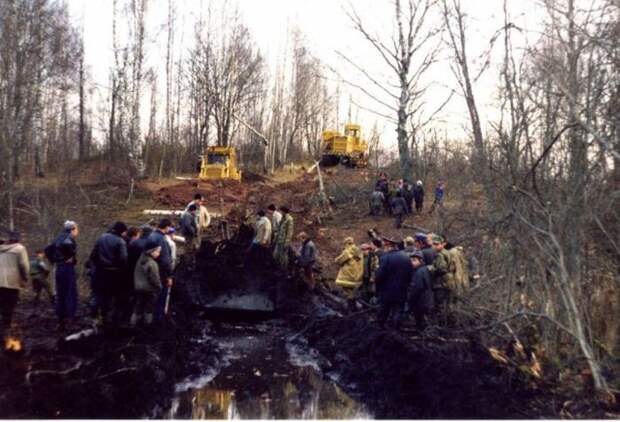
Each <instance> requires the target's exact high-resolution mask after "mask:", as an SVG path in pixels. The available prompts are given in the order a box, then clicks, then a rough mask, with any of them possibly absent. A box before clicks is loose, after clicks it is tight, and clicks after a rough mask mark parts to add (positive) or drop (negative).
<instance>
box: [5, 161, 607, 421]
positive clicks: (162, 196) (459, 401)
mask: <svg viewBox="0 0 620 422" xmlns="http://www.w3.org/2000/svg"><path fill="white" fill-rule="evenodd" d="M325 177H326V180H327V181H328V182H329V188H328V194H329V196H330V199H331V202H332V206H333V209H334V213H333V215H332V216H331V218H326V216H325V215H323V214H322V213H321V212H318V211H317V209H316V193H317V182H316V180H315V177H314V176H311V175H306V174H303V173H302V172H299V174H298V175H297V176H296V180H293V181H289V182H286V183H278V182H276V181H273V180H268V179H259V180H257V181H254V182H252V183H247V184H242V185H239V184H232V182H231V184H230V186H229V185H228V184H227V183H225V184H222V186H221V187H220V186H219V185H217V184H212V183H207V184H205V183H204V182H192V181H185V182H181V183H174V184H171V185H170V186H168V187H164V188H160V187H156V188H155V189H149V190H150V191H152V192H153V202H154V203H153V204H149V205H152V206H158V207H162V208H166V207H169V208H180V207H181V206H182V205H184V204H186V203H187V201H188V200H189V199H191V197H192V196H193V194H194V193H195V192H202V193H203V194H205V195H206V196H207V203H208V206H209V208H210V209H214V210H215V211H216V212H217V211H218V209H217V206H218V204H223V205H224V206H223V208H222V211H224V213H225V214H227V215H228V218H229V219H230V220H231V221H234V222H235V224H237V225H238V224H239V223H241V222H243V221H244V220H246V217H248V216H250V215H252V213H253V212H254V211H255V210H256V209H258V208H262V207H265V206H266V205H268V204H269V203H271V202H274V203H276V204H278V205H289V206H290V207H291V208H292V210H293V216H294V217H295V220H296V231H299V230H301V229H303V230H307V231H309V232H311V233H312V234H313V235H314V236H315V237H316V241H317V244H318V246H319V254H320V255H319V256H320V260H321V264H322V273H321V274H320V276H319V278H320V281H321V282H320V287H319V289H318V291H317V292H314V293H312V292H310V291H309V290H308V289H307V287H306V286H305V285H304V284H303V282H301V280H299V279H298V278H297V277H294V276H293V277H290V276H287V275H286V274H284V273H283V272H281V271H275V270H274V269H273V267H270V266H267V267H266V268H264V270H260V269H259V270H256V269H253V270H252V271H248V269H247V268H246V267H245V266H244V264H245V260H244V253H245V250H246V248H247V245H248V242H249V235H248V234H247V233H243V232H242V233H241V235H240V236H238V237H237V238H236V239H234V240H233V241H231V242H225V245H226V246H227V247H221V246H223V245H219V246H220V248H219V251H220V252H219V253H217V254H216V253H214V251H215V249H216V246H218V244H217V243H215V242H216V239H215V238H213V239H212V240H213V242H207V243H205V244H203V248H201V250H200V251H199V252H198V253H197V255H196V262H195V263H192V264H191V265H190V264H189V261H188V260H187V259H184V260H183V261H182V263H181V264H180V266H179V268H178V269H177V273H176V284H175V288H174V290H173V295H172V308H171V309H172V311H171V315H170V318H169V319H168V320H167V321H166V322H165V323H164V324H162V325H161V326H159V327H157V328H155V329H152V330H150V331H147V332H143V331H132V330H128V329H124V330H120V331H119V332H114V333H101V332H99V333H97V334H96V335H93V336H90V337H88V338H83V339H81V340H77V341H72V342H65V341H63V340H62V339H60V336H59V335H58V334H57V333H56V331H55V322H54V318H53V313H52V311H51V309H50V308H49V307H46V306H45V305H39V306H38V307H35V306H34V304H33V303H32V295H31V293H26V294H25V295H24V297H23V300H22V303H21V305H20V307H19V308H18V313H19V314H18V316H17V321H18V324H19V326H20V331H18V332H17V335H18V337H19V338H20V339H21V340H22V341H23V346H24V350H23V352H21V353H17V354H15V353H12V354H6V353H5V354H0V368H3V370H1V371H0V417H3V418H95V417H96V418H143V417H167V416H174V415H176V416H179V415H187V416H188V417H189V416H195V415H194V414H193V413H192V412H193V410H191V409H190V410H187V409H186V413H174V412H172V410H171V409H174V408H175V406H178V405H179V404H178V398H179V395H178V394H179V393H178V389H179V385H185V384H186V383H187V382H188V380H189V381H190V383H191V382H193V380H200V379H203V378H204V374H205V373H207V374H212V373H214V371H216V372H217V371H222V375H223V376H224V377H227V376H231V377H232V379H233V380H234V379H235V377H237V373H238V372H243V371H244V368H246V369H248V370H252V371H253V370H254V369H255V367H256V366H257V365H258V364H259V363H258V362H256V361H253V360H252V359H255V358H253V357H252V356H253V353H251V352H248V353H247V358H246V359H241V360H238V361H236V363H234V364H230V365H232V366H230V367H229V369H227V370H223V369H222V368H224V367H226V364H227V362H225V361H226V359H227V357H226V356H227V355H226V353H227V352H229V351H227V350H224V349H223V348H222V345H223V344H226V341H227V340H226V339H227V338H228V337H229V336H231V335H232V334H231V333H234V335H240V336H245V337H247V336H256V337H260V338H261V339H262V340H261V341H264V339H265V337H267V338H269V339H270V340H269V341H272V342H274V343H276V344H279V345H281V344H286V345H288V344H292V345H294V346H295V347H297V348H298V349H299V350H302V351H304V352H306V353H308V354H310V355H313V356H315V357H316V362H315V364H316V366H317V368H316V373H313V375H312V377H310V376H308V375H300V376H297V375H294V374H292V373H291V374H288V376H290V378H291V379H294V380H295V379H298V378H299V379H300V380H301V381H299V382H300V383H302V384H304V385H305V384H308V383H310V384H316V381H312V382H310V381H308V379H313V377H314V378H316V377H317V376H318V377H320V378H329V379H331V380H334V381H333V382H334V383H335V384H337V385H338V387H339V388H341V389H342V391H343V392H344V393H345V394H346V395H347V397H350V398H353V399H354V400H355V401H356V402H357V403H361V404H363V406H364V409H365V411H367V412H368V413H367V416H369V417H375V418H421V417H424V418H430V417H438V418H524V417H531V418H534V417H558V416H564V415H567V414H568V415H573V416H576V415H587V416H590V417H593V416H599V417H613V416H610V415H611V414H608V413H604V412H602V411H595V412H593V411H592V409H591V408H589V407H588V408H586V407H584V408H575V404H576V403H579V402H580V401H585V399H584V398H583V397H581V398H576V399H575V397H570V399H571V400H570V401H569V397H567V396H565V395H562V394H560V393H558V392H557V391H556V389H554V388H552V386H549V385H545V384H544V382H541V381H534V380H533V379H532V378H531V377H527V376H524V374H523V371H520V370H518V368H516V367H515V365H513V364H512V362H510V364H507V363H504V362H500V361H498V359H496V358H495V359H494V358H493V357H492V355H491V353H490V352H489V350H488V349H487V348H486V347H485V346H483V345H484V344H485V342H484V341H483V339H482V338H481V337H480V335H481V333H476V332H473V333H469V334H466V333H464V332H463V330H460V329H453V330H446V329H439V328H438V327H434V328H431V329H430V330H427V331H426V332H424V333H418V332H416V331H415V330H413V328H412V327H411V324H405V327H404V329H403V330H402V331H400V332H397V331H394V330H390V329H380V328H379V327H378V326H377V325H376V324H375V322H374V310H373V309H371V308H360V309H358V310H356V311H351V310H349V309H348V308H347V307H346V304H345V302H344V301H343V300H342V299H340V297H339V292H338V289H337V288H335V287H334V286H333V283H332V280H333V277H334V276H335V267H334V265H333V262H332V260H333V257H334V256H335V255H336V254H337V253H338V252H339V249H340V244H341V241H342V238H344V237H345V236H349V235H353V236H354V237H355V239H356V241H357V242H358V243H361V242H363V241H367V239H368V237H367V234H366V230H367V229H368V228H370V227H374V228H377V229H378V230H379V231H380V232H382V233H385V234H388V235H393V236H399V237H401V238H402V237H404V236H405V235H408V234H412V233H413V232H414V231H415V229H413V228H407V229H403V230H396V229H394V228H393V222H392V221H391V220H390V219H388V218H379V219H374V218H371V217H369V216H368V215H367V204H366V201H365V200H364V199H361V198H364V197H365V194H366V193H367V191H368V190H369V189H371V185H370V182H369V181H368V180H365V179H367V178H368V175H366V174H363V173H356V172H355V171H350V170H346V169H343V170H337V171H335V172H332V173H327V174H326V175H325ZM145 194H146V193H145ZM188 198H189V199H188ZM127 215H131V218H132V219H135V220H136V222H138V216H137V215H136V213H133V212H131V213H130V212H129V210H128V211H127ZM436 218H438V217H437V216H427V215H425V216H417V217H415V218H410V219H409V220H408V223H409V224H410V226H420V227H435V226H436V224H437V221H436ZM250 220H251V219H250ZM319 222H320V224H319ZM97 224H98V225H101V223H99V222H97ZM319 228H321V229H322V230H319ZM213 235H214V236H216V231H214V233H213ZM89 246H90V245H89ZM89 246H85V248H88V247H89ZM248 285H251V286H255V287H256V286H258V289H259V290H261V289H262V290H263V291H266V292H268V294H269V295H271V296H272V297H273V298H274V300H275V301H276V305H277V312H276V313H275V314H269V315H264V314H261V315H255V314H251V315H245V316H243V317H242V318H245V320H244V321H243V323H241V325H240V326H239V327H237V326H236V325H232V326H231V325H230V324H231V323H230V322H229V321H228V319H229V318H233V319H234V318H239V317H240V316H239V315H226V316H222V315H217V314H216V315H214V314H213V312H211V311H207V310H206V309H205V304H207V303H208V302H209V300H210V299H211V298H212V296H213V295H216V294H218V292H220V291H222V290H227V289H231V288H232V289H235V288H238V289H244V288H247V286H248ZM222 320H223V321H222ZM465 323H466V322H465ZM476 323H477V322H476V321H472V324H476ZM227 324H228V325H227ZM89 327H90V325H89V323H88V321H87V320H80V321H79V322H77V323H76V324H74V325H73V329H74V330H75V331H79V330H83V329H88V328H89ZM260 327H263V328H260ZM257 330H258V331H260V335H258V334H257ZM261 344H262V343H260V342H259V343H258V346H256V347H258V349H251V350H252V351H256V350H258V351H259V352H260V353H258V354H261V353H263V351H264V354H265V355H269V354H270V353H272V351H271V349H270V347H272V346H269V347H267V346H265V347H264V348H261V347H262V346H261ZM233 347H234V348H240V350H243V346H242V345H239V344H238V343H234V345H233ZM252 347H254V346H252ZM274 347H275V346H274ZM278 347H280V346H278ZM503 350H504V351H506V353H509V348H508V347H506V348H504V349H503ZM274 353H275V352H274ZM279 368H280V367H279V366H277V365H276V366H273V367H272V366H270V367H269V369H271V370H272V373H273V374H276V373H278V371H281V369H279ZM226 371H230V373H228V372H226ZM245 372H247V371H245ZM274 376H275V375H274ZM300 377H301V378H300ZM224 379H227V378H224ZM266 380H267V381H265V380H263V381H261V382H262V384H261V383H259V384H258V385H263V386H264V388H267V387H266V386H268V385H269V384H270V382H269V381H268V378H266ZM218 382H220V384H223V385H222V388H224V387H226V388H235V389H237V390H238V391H240V392H244V393H243V394H248V395H249V396H252V395H253V394H264V392H259V391H258V390H257V389H258V385H257V386H255V384H256V383H255V382H254V381H253V379H251V380H250V379H247V382H246V379H245V378H241V379H238V378H237V381H236V382H233V381H230V382H231V385H228V384H227V381H226V382H222V381H218ZM184 383H185V384H184ZM297 383H298V381H295V382H294V383H293V384H294V385H295V386H297ZM250 385H251V386H255V387H256V388H255V390H256V391H251V390H252V389H251V388H250V387H248V386H250ZM330 388H332V387H330ZM274 394H275V393H274ZM196 397H197V396H196ZM277 397H280V398H277ZM277 397H276V396H274V397H273V398H272V399H271V400H272V401H273V400H275V401H278V400H282V398H281V397H285V396H277ZM339 397H340V396H339ZM338 400H341V399H340V398H339V399H338ZM347 400H349V399H347ZM246 401H247V402H248V403H250V402H251V400H250V399H249V398H248V399H247V400H246ZM341 402H342V401H338V403H341ZM175 403H176V404H175ZM567 403H568V404H567ZM571 406H573V407H571ZM567 407H568V408H569V409H570V410H571V412H572V413H566V412H567ZM181 410H182V409H181ZM177 411H178V409H177ZM282 412H284V411H282ZM313 414H314V415H315V416H316V415H321V413H313ZM218 415H219V416H220V417H222V414H218ZM277 415H288V416H291V417H302V416H303V414H302V413H298V412H292V413H277ZM323 415H328V416H332V417H339V416H338V415H337V414H333V413H329V412H328V413H323ZM198 416H208V415H204V414H202V413H200V412H199V413H198ZM259 416H260V414H259ZM340 417H346V415H344V416H343V415H340ZM349 417H352V416H351V415H349Z"/></svg>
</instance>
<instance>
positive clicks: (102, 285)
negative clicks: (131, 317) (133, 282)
mask: <svg viewBox="0 0 620 422" xmlns="http://www.w3.org/2000/svg"><path fill="white" fill-rule="evenodd" d="M126 233H127V225H126V224H125V223H123V222H122V221H117V222H116V223H114V225H113V226H112V227H111V228H110V230H108V231H107V232H106V233H104V234H102V235H101V236H99V238H98V239H97V241H96V242H95V246H93V250H92V252H91V253H90V262H91V264H92V265H93V266H94V280H93V281H94V282H93V288H94V289H93V290H94V292H93V293H94V296H95V298H96V303H97V304H98V305H99V306H100V307H101V318H102V319H103V323H104V324H107V323H109V322H110V321H109V319H108V317H109V315H108V313H109V312H110V310H112V312H113V313H114V318H112V319H117V318H118V317H120V315H121V309H122V308H123V306H125V305H126V304H127V303H128V302H129V297H126V296H127V295H128V293H127V292H128V291H129V290H128V289H127V286H125V285H124V284H126V283H128V282H129V281H128V280H127V278H126V277H125V271H126V266H127V243H126V242H125V239H124V238H123V236H125V234H126ZM91 312H92V314H91V315H92V316H93V317H95V316H96V312H97V310H96V309H93V310H91Z"/></svg>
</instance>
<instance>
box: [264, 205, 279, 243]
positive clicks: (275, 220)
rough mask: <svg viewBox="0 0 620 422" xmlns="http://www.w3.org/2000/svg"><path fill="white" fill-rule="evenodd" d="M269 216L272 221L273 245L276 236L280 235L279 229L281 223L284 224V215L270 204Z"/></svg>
mask: <svg viewBox="0 0 620 422" xmlns="http://www.w3.org/2000/svg"><path fill="white" fill-rule="evenodd" d="M267 215H268V216H269V218H270V219H271V236H272V243H273V242H275V239H276V236H277V235H278V229H279V228H280V223H281V222H282V213H281V212H280V211H278V210H277V209H276V206H275V205H274V204H270V205H269V206H268V207H267Z"/></svg>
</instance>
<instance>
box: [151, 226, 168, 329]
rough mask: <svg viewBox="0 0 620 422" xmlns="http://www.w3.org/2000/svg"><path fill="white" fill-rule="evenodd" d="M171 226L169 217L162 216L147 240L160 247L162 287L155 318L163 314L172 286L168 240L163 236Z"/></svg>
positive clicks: (159, 262)
mask: <svg viewBox="0 0 620 422" xmlns="http://www.w3.org/2000/svg"><path fill="white" fill-rule="evenodd" d="M171 226H172V222H171V221H170V219H168V218H162V219H161V220H160V221H159V224H158V225H157V230H155V231H154V232H153V233H151V234H150V235H149V241H152V242H155V244H156V245H157V246H159V247H160V248H161V251H160V254H159V258H158V259H157V264H158V265H159V275H160V279H161V283H162V285H163V289H162V291H161V295H160V297H159V302H158V306H157V311H156V317H157V319H161V318H163V316H164V311H165V305H166V297H167V296H168V291H169V290H170V288H171V287H172V254H171V252H170V246H169V245H168V241H167V240H166V238H165V236H166V233H168V230H170V227H171Z"/></svg>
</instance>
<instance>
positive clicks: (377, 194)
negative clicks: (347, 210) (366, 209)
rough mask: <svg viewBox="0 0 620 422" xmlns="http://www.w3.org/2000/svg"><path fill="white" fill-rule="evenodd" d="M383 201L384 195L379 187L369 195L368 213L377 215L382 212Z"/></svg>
mask: <svg viewBox="0 0 620 422" xmlns="http://www.w3.org/2000/svg"><path fill="white" fill-rule="evenodd" d="M384 203H385V195H384V194H383V192H381V190H380V189H379V188H377V189H375V191H374V192H373V193H372V194H371V195H370V215H374V216H378V215H381V214H383V204H384Z"/></svg>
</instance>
